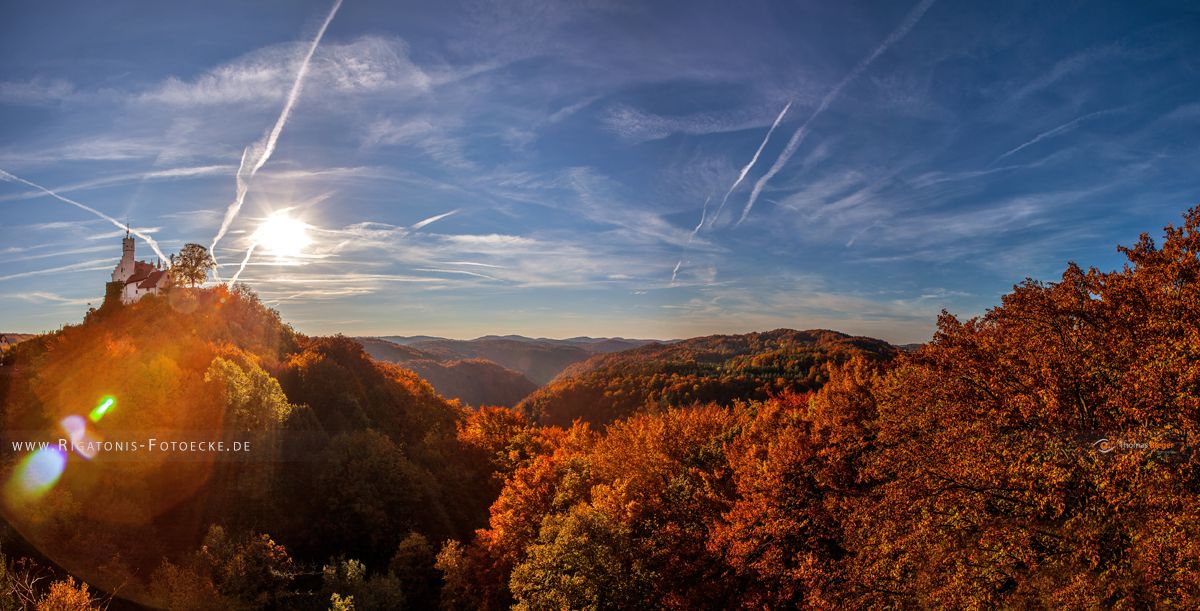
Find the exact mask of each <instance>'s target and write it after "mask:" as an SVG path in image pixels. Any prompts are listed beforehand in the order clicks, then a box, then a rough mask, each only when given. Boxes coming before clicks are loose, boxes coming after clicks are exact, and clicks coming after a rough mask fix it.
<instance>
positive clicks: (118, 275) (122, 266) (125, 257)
mask: <svg viewBox="0 0 1200 611" xmlns="http://www.w3.org/2000/svg"><path fill="white" fill-rule="evenodd" d="M133 257H134V239H133V236H132V235H129V229H128V228H126V229H125V237H124V238H123V239H122V240H121V261H120V262H118V263H117V268H116V269H114V270H113V274H112V279H113V282H123V281H125V280H128V279H129V277H130V276H132V275H133V273H134V271H135V270H136V265H135V263H134V258H133Z"/></svg>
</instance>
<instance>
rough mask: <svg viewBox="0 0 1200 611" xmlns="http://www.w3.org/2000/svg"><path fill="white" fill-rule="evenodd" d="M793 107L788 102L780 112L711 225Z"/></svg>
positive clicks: (718, 208)
mask: <svg viewBox="0 0 1200 611" xmlns="http://www.w3.org/2000/svg"><path fill="white" fill-rule="evenodd" d="M791 107H792V101H791V100H788V103H787V105H786V106H784V107H783V110H782V111H780V113H779V116H778V117H775V122H774V123H772V124H771V129H768V130H767V135H766V136H765V137H764V138H763V141H762V144H759V145H758V150H757V151H754V156H753V157H751V158H750V163H747V164H746V167H744V168H742V172H741V173H740V174H738V177H737V180H735V181H733V185H732V186H730V187H729V191H726V192H725V197H724V198H722V199H721V205H720V206H717V213H716V214H714V215H713V217H712V220H711V221H709V222H708V224H709V225H712V224H713V223H715V222H716V221H717V219H719V218H721V211H722V210H724V209H725V202H728V201H729V196H730V195H733V191H734V189H737V188H738V185H740V184H742V181H743V180H746V175H747V174H749V173H750V169H751V168H753V167H754V164H756V163H758V156H759V155H762V152H763V149H765V148H767V142H768V141H770V140H771V134H773V133H775V128H776V127H779V124H780V123H781V122H782V121H783V117H784V116H785V115H787V112H788V109H789V108H791Z"/></svg>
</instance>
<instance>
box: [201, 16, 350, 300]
mask: <svg viewBox="0 0 1200 611" xmlns="http://www.w3.org/2000/svg"><path fill="white" fill-rule="evenodd" d="M341 6H342V0H336V1H335V2H334V3H333V8H332V9H330V10H329V15H327V16H326V17H325V21H324V22H323V23H322V24H321V29H320V30H317V35H316V37H315V38H313V41H312V44H310V45H309V46H308V53H306V54H305V55H304V59H303V60H301V62H300V69H299V70H298V71H297V72H296V80H295V81H293V82H292V89H291V91H289V92H288V96H287V101H286V102H284V104H283V111H282V112H280V113H279V118H278V119H276V120H275V126H274V127H272V128H271V131H270V132H269V133H268V134H267V135H266V139H265V141H259V142H256V143H254V144H253V145H251V146H248V147H246V149H245V150H244V151H242V163H241V165H240V166H239V167H238V173H237V192H236V194H235V196H234V199H233V203H231V204H229V209H227V210H226V211H225V219H224V220H223V221H222V222H221V228H220V229H218V230H217V235H216V237H214V238H213V241H212V246H210V247H209V248H208V252H209V254H211V255H212V256H213V260H214V261H216V249H217V242H220V241H221V238H223V237H225V232H226V231H229V225H230V224H232V223H233V219H235V218H237V215H238V212H240V211H241V209H242V202H244V201H245V200H246V191H247V190H249V188H250V185H249V181H250V179H252V178H254V175H255V174H257V173H258V170H259V169H260V168H262V167H263V164H265V163H267V160H268V159H270V158H271V154H272V153H274V152H275V142H276V141H278V140H279V134H280V133H282V132H283V126H284V124H286V123H287V120H288V116H289V115H291V114H292V107H293V106H295V104H296V100H297V99H299V98H300V90H301V89H303V87H304V77H305V76H306V75H307V74H308V64H309V62H311V61H312V57H313V54H314V53H316V52H317V45H319V44H321V38H323V37H324V36H325V30H326V29H328V28H329V23H330V22H331V21H333V17H334V15H336V14H337V12H338V9H339V8H341ZM251 150H253V155H254V157H253V159H254V162H253V164H252V165H251V166H250V168H249V170H247V169H246V161H247V157H248V155H249V153H250V152H251ZM247 254H249V252H247ZM243 267H245V266H244V265H243ZM218 279H219V278H218Z"/></svg>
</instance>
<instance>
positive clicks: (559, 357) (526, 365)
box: [408, 338, 593, 384]
mask: <svg viewBox="0 0 1200 611" xmlns="http://www.w3.org/2000/svg"><path fill="white" fill-rule="evenodd" d="M408 347H410V348H415V349H418V350H421V351H423V352H427V353H430V354H432V355H434V356H435V358H437V359H439V360H447V361H449V360H455V359H487V360H489V361H492V362H494V363H496V364H498V365H501V366H503V367H507V368H508V369H512V370H513V371H519V372H521V373H522V374H524V375H525V377H527V378H529V379H530V380H532V381H533V382H534V383H535V384H545V383H546V382H549V381H550V380H552V379H554V376H556V375H558V374H559V372H561V371H562V370H563V369H566V368H567V366H569V365H572V364H574V363H578V362H580V361H583V360H586V359H587V358H589V357H591V356H592V354H593V353H592V352H589V351H588V350H584V349H583V348H580V347H578V346H571V345H555V344H549V343H544V342H536V341H525V340H515V339H505V338H490V339H483V338H481V339H472V340H458V339H438V340H425V341H419V342H414V343H412V344H409V346H408Z"/></svg>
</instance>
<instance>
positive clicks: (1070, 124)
mask: <svg viewBox="0 0 1200 611" xmlns="http://www.w3.org/2000/svg"><path fill="white" fill-rule="evenodd" d="M1122 108H1124V107H1121V108H1109V109H1107V110H1097V111H1096V112H1092V113H1088V114H1086V115H1083V116H1082V117H1079V118H1077V119H1075V120H1073V121H1068V122H1066V123H1063V124H1062V125H1059V126H1058V127H1056V128H1054V129H1052V130H1049V131H1044V132H1042V133H1040V134H1038V135H1037V136H1034V137H1033V139H1032V140H1030V141H1029V142H1026V143H1024V144H1022V145H1021V146H1018V147H1017V148H1015V149H1012V150H1011V151H1008V152H1007V153H1004V154H1003V155H1001V156H999V157H997V158H996V161H1000V160H1001V159H1004V158H1005V157H1008V156H1009V155H1014V154H1016V153H1019V152H1021V151H1022V150H1024V149H1025V148H1026V147H1029V146H1033V145H1035V144H1037V143H1038V142H1041V141H1042V140H1045V139H1046V138H1053V137H1054V136H1057V135H1059V134H1061V133H1063V132H1066V131H1070V130H1072V129H1075V128H1076V127H1077V126H1078V125H1079V124H1080V123H1083V122H1084V121H1087V120H1088V119H1094V118H1096V117H1099V116H1102V115H1107V114H1111V113H1114V112H1117V111H1118V110H1121V109H1122ZM996 161H993V162H992V163H996Z"/></svg>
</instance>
